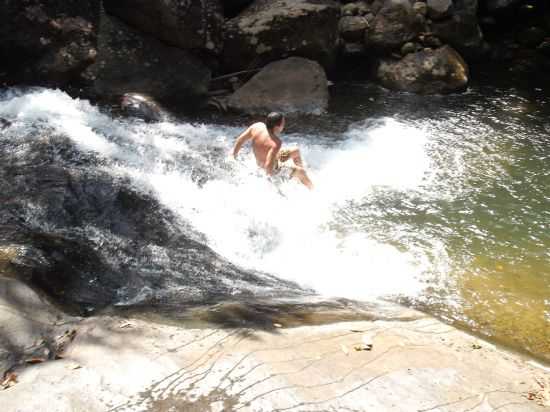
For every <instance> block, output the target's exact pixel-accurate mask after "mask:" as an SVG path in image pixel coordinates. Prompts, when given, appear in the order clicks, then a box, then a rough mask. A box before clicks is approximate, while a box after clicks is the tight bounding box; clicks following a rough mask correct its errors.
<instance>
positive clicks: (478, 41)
mask: <svg viewBox="0 0 550 412" xmlns="http://www.w3.org/2000/svg"><path fill="white" fill-rule="evenodd" d="M477 10H478V0H455V1H454V2H453V14H452V16H451V17H450V18H448V19H446V20H442V21H436V22H433V24H432V31H433V33H434V34H435V35H436V36H437V37H439V38H440V39H441V40H443V41H444V42H445V43H448V44H450V45H451V46H453V47H454V48H455V49H456V50H458V51H459V52H460V53H461V54H462V55H464V56H466V57H467V58H471V59H477V58H479V57H481V56H482V55H483V54H484V53H485V43H484V41H483V33H482V31H481V28H480V26H479V23H478V18H477V14H478V13H477Z"/></svg>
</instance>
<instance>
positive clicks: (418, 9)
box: [413, 1, 428, 17]
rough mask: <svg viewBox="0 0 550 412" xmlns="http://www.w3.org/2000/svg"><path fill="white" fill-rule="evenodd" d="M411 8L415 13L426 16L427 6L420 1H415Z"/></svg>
mask: <svg viewBox="0 0 550 412" xmlns="http://www.w3.org/2000/svg"><path fill="white" fill-rule="evenodd" d="M413 10H414V12H415V13H416V14H419V15H421V16H424V17H425V16H426V15H427V14H428V6H427V5H426V3H424V2H422V1H417V2H416V3H414V4H413Z"/></svg>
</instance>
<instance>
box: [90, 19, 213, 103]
mask: <svg viewBox="0 0 550 412" xmlns="http://www.w3.org/2000/svg"><path fill="white" fill-rule="evenodd" d="M85 75H86V77H87V78H88V79H90V80H91V81H92V82H93V92H95V93H96V94H98V95H101V96H119V95H123V94H125V93H140V94H145V95H148V96H150V97H152V98H154V99H157V100H160V101H175V102H180V103H181V104H187V105H194V104H195V103H196V102H197V101H199V100H200V99H201V98H202V97H204V96H205V95H206V94H207V92H208V85H209V82H210V77H211V72H210V70H209V69H208V68H207V67H206V66H205V65H204V64H203V63H202V62H201V61H200V60H199V59H198V58H197V57H195V56H194V55H192V54H191V53H190V52H188V51H185V50H182V49H178V48H175V47H170V46H167V45H166V44H164V43H162V42H161V41H159V40H157V39H155V38H154V37H152V36H149V35H147V34H143V33H139V32H137V31H135V30H134V29H132V28H131V27H129V26H127V25H126V24H124V23H122V22H121V21H119V20H118V19H117V18H116V17H111V16H109V15H103V17H102V19H101V29H100V33H99V53H98V56H97V61H96V63H95V64H94V65H92V66H90V68H89V69H88V70H87V71H86V74H85Z"/></svg>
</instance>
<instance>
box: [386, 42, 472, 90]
mask: <svg viewBox="0 0 550 412" xmlns="http://www.w3.org/2000/svg"><path fill="white" fill-rule="evenodd" d="M377 76H378V79H379V80H380V82H381V83H382V84H383V85H384V86H385V87H387V88H389V89H395V90H402V91H407V92H413V93H419V94H434V93H450V92H454V91H460V90H463V89H464V88H465V87H466V86H467V84H468V65H467V64H466V63H465V62H464V60H463V59H462V57H461V56H460V55H459V54H458V53H457V52H456V51H455V50H454V49H453V48H451V47H450V46H444V47H441V48H439V49H436V50H423V51H420V52H418V53H411V54H408V55H407V56H405V57H404V58H402V59H401V60H398V61H382V62H381V63H380V65H379V67H378V71H377Z"/></svg>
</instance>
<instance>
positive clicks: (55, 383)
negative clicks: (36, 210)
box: [0, 314, 550, 412]
mask: <svg viewBox="0 0 550 412" xmlns="http://www.w3.org/2000/svg"><path fill="white" fill-rule="evenodd" d="M403 319H410V320H408V321H405V320H401V321H388V320H377V321H361V322H347V323H336V324H332V325H324V326H303V327H297V328H285V325H275V328H274V330H272V331H258V330H256V329H240V328H233V329H220V328H217V329H215V328H212V329H209V328H203V329H183V328H181V327H176V326H165V325H159V324H150V323H147V322H144V321H140V320H124V319H120V318H115V317H100V318H90V319H87V320H85V321H83V322H82V323H81V324H80V327H79V329H78V334H77V335H76V338H75V340H74V341H73V343H72V345H71V346H70V348H69V349H68V350H67V352H66V354H65V357H64V359H61V360H57V361H52V362H45V363H42V364H38V365H34V366H30V367H27V368H25V369H24V370H22V371H21V372H20V374H19V376H18V383H17V384H16V385H14V386H13V387H11V388H9V389H7V390H5V391H0V404H1V405H2V406H3V407H2V410H3V411H6V412H8V411H38V410H45V409H44V405H47V410H48V411H52V412H53V411H86V412H88V411H107V410H109V411H237V410H239V411H328V410H330V411H332V410H334V411H343V410H353V411H422V412H428V411H466V410H467V411H477V412H481V411H493V410H498V411H522V412H525V411H543V410H545V409H544V407H543V406H539V405H538V404H537V400H536V399H533V400H529V399H528V397H529V396H531V397H533V396H532V395H529V393H530V392H532V393H535V392H536V391H539V392H537V393H535V395H536V396H539V403H542V402H543V401H545V402H548V399H546V400H544V397H543V395H541V393H540V385H539V384H537V381H536V379H538V380H539V382H547V383H548V382H549V381H550V373H548V370H545V369H544V368H542V367H537V366H536V365H534V364H532V362H529V361H527V360H525V359H522V358H521V357H519V356H517V355H514V354H511V353H509V352H505V351H503V350H500V349H499V348H496V347H494V346H492V345H491V344H489V343H487V342H485V341H482V340H480V339H477V338H475V337H472V336H470V335H468V334H466V333H463V332H460V331H458V330H456V329H454V328H452V327H450V326H448V325H445V324H443V323H441V322H439V321H437V320H434V319H432V318H429V317H427V316H424V315H420V314H419V315H418V316H416V317H410V316H407V317H404V318H403ZM370 345H372V347H371V349H370V350H366V349H367V348H368V347H369V346H370ZM533 391H535V392H533ZM546 410H548V409H546Z"/></svg>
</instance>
